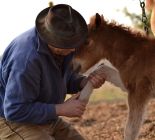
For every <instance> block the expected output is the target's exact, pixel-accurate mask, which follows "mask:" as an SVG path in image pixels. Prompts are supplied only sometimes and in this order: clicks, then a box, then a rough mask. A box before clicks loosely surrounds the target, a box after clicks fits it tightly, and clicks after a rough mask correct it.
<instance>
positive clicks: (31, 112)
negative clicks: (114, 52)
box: [0, 4, 105, 140]
mask: <svg viewBox="0 0 155 140" xmlns="http://www.w3.org/2000/svg"><path fill="white" fill-rule="evenodd" d="M87 34H88V30H87V25H86V22H85V20H84V19H83V17H82V16H81V15H80V14H79V13H78V12H77V11H76V10H74V9H73V8H71V7H70V6H69V5H65V4H59V5H55V6H54V7H51V8H50V7H49V8H46V9H44V10H43V11H41V12H40V13H39V14H38V16H37V18H36V26H35V27H34V28H32V29H30V30H28V31H26V32H25V33H23V34H21V35H20V36H18V37H17V38H15V39H14V40H13V41H12V42H11V43H10V45H9V46H8V48H7V49H6V51H5V52H4V55H3V58H2V61H1V65H0V140H21V139H22V140H23V139H24V140H54V139H55V140H84V138H83V137H82V136H81V135H80V134H79V133H78V132H77V131H76V130H75V129H74V128H72V127H71V126H70V125H69V124H68V123H66V122H65V121H63V120H62V119H60V117H59V116H67V117H80V116H82V114H83V113H84V111H85V107H86V104H85V103H83V102H81V101H79V100H78V99H77V98H78V96H79V94H76V95H75V96H72V97H71V98H70V99H68V100H67V101H64V99H65V96H66V94H67V93H78V91H80V90H81V89H82V88H83V86H84V83H86V81H87V80H88V79H89V80H90V81H91V82H92V84H93V86H94V88H95V87H96V88H97V87H100V86H101V85H102V84H103V83H104V81H105V79H104V76H100V75H98V74H96V73H92V74H90V76H88V78H85V77H83V76H80V75H78V74H76V73H75V72H73V71H72V69H71V67H70V62H71V60H72V57H73V54H74V52H75V50H76V49H77V48H78V47H79V46H81V45H82V44H83V43H84V42H85V40H86V38H87Z"/></svg>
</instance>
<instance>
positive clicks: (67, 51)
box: [48, 45, 75, 56]
mask: <svg viewBox="0 0 155 140" xmlns="http://www.w3.org/2000/svg"><path fill="white" fill-rule="evenodd" d="M48 46H49V48H50V50H51V51H52V53H54V54H57V55H63V56H65V55H68V54H70V53H71V52H74V51H75V48H73V49H59V48H55V47H53V46H51V45H48Z"/></svg>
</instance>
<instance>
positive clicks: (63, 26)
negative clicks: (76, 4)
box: [36, 4, 88, 49]
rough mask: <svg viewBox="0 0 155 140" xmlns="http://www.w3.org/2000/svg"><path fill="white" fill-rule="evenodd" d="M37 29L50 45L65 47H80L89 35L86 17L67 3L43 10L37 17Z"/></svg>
mask: <svg viewBox="0 0 155 140" xmlns="http://www.w3.org/2000/svg"><path fill="white" fill-rule="evenodd" d="M36 29H37V31H38V33H39V35H40V37H41V38H42V39H43V40H44V41H45V42H47V43H48V44H49V45H52V46H54V47H56V48H63V49H70V48H77V47H79V46H80V45H82V44H83V43H84V42H85V40H86V38H87V35H88V28H87V24H86V21H85V20H84V18H83V17H82V16H81V14H80V13H79V12H77V11H76V10H74V9H73V8H72V7H71V6H69V5H66V4H58V5H55V6H53V7H48V8H46V9H44V10H42V11H41V12H40V13H39V14H38V16H37V18H36Z"/></svg>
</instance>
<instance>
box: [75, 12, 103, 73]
mask: <svg viewBox="0 0 155 140" xmlns="http://www.w3.org/2000/svg"><path fill="white" fill-rule="evenodd" d="M103 22H105V21H104V19H103V16H102V17H101V16H100V15H99V14H96V15H95V16H93V17H92V18H91V20H90V23H89V24H88V32H89V33H88V39H87V41H86V43H85V44H84V45H83V46H81V47H80V48H79V49H78V50H77V53H76V55H75V57H74V59H73V67H74V68H77V67H78V66H80V67H81V70H80V71H81V72H85V71H86V70H88V69H89V68H90V67H92V66H93V65H95V64H96V63H97V62H99V61H100V60H101V59H102V57H103V52H104V50H103V49H104V48H102V46H103V44H102V38H101V37H102V36H103V34H102V25H103V24H104V23H103Z"/></svg>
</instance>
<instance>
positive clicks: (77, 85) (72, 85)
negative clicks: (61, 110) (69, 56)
mask: <svg viewBox="0 0 155 140" xmlns="http://www.w3.org/2000/svg"><path fill="white" fill-rule="evenodd" d="M84 78H86V77H85V76H83V75H80V74H78V73H76V72H74V71H73V70H72V69H71V70H70V78H69V81H68V86H67V93H70V94H74V93H77V92H79V91H80V90H82V86H81V81H82V80H83V79H84Z"/></svg>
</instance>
